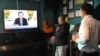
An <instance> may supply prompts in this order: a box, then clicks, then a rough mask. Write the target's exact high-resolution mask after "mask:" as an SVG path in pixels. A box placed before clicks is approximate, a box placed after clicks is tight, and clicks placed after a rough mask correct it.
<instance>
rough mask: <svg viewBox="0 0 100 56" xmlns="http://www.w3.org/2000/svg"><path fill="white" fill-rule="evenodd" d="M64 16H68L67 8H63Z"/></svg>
mask: <svg viewBox="0 0 100 56" xmlns="http://www.w3.org/2000/svg"><path fill="white" fill-rule="evenodd" d="M63 15H67V6H64V7H63Z"/></svg>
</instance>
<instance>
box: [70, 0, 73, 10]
mask: <svg viewBox="0 0 100 56" xmlns="http://www.w3.org/2000/svg"><path fill="white" fill-rule="evenodd" d="M73 7H74V0H69V9H73Z"/></svg>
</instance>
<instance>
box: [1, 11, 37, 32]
mask: <svg viewBox="0 0 100 56" xmlns="http://www.w3.org/2000/svg"><path fill="white" fill-rule="evenodd" d="M3 12H4V29H5V30H19V29H34V28H37V27H38V22H37V10H12V9H4V10H3Z"/></svg>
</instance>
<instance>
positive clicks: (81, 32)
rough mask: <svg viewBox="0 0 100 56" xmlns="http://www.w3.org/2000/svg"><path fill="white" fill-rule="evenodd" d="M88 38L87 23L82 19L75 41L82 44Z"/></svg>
mask: <svg viewBox="0 0 100 56" xmlns="http://www.w3.org/2000/svg"><path fill="white" fill-rule="evenodd" d="M88 40H89V25H88V22H87V21H86V20H84V21H82V23H81V26H80V29H79V33H78V38H76V43H81V44H84V43H86V41H88Z"/></svg>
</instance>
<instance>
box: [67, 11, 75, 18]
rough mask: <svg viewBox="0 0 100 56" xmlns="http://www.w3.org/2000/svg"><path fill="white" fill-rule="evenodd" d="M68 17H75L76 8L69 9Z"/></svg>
mask: <svg viewBox="0 0 100 56" xmlns="http://www.w3.org/2000/svg"><path fill="white" fill-rule="evenodd" d="M68 18H75V11H74V10H69V11H68Z"/></svg>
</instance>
